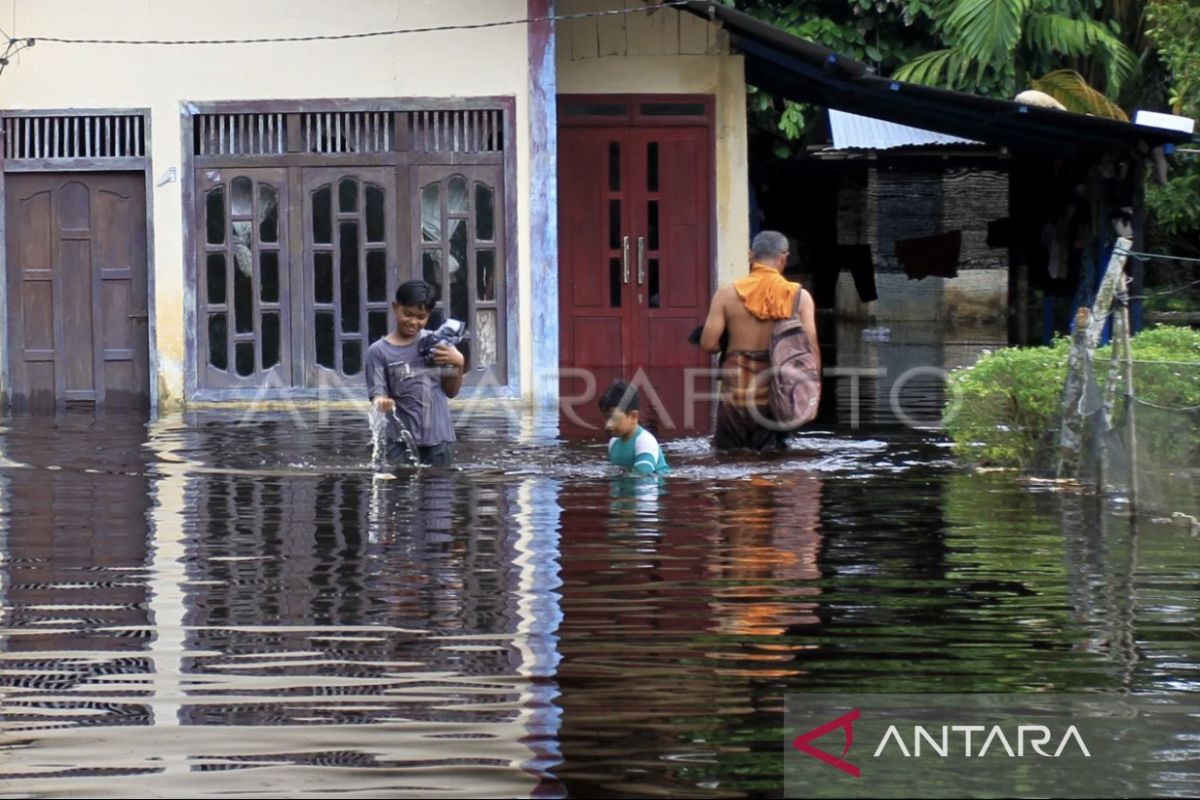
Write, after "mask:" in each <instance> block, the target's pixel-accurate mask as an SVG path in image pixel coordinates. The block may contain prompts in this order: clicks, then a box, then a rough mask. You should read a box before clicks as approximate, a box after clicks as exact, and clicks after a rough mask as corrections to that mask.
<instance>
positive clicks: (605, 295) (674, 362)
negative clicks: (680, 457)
mask: <svg viewBox="0 0 1200 800" xmlns="http://www.w3.org/2000/svg"><path fill="white" fill-rule="evenodd" d="M705 122H707V120H705ZM558 142H559V161H558V165H559V194H558V199H559V311H560V318H559V331H560V343H559V344H560V351H559V352H560V359H561V367H562V371H561V373H560V382H559V392H560V417H561V427H562V430H563V432H564V433H565V434H567V435H572V434H589V433H590V434H592V435H594V434H595V427H593V426H596V425H598V424H601V423H602V420H601V419H600V415H599V411H598V410H597V401H598V398H599V394H600V393H601V392H603V391H604V389H605V388H606V387H607V386H608V385H609V384H610V383H611V382H612V381H613V380H615V379H618V378H621V379H624V380H631V381H634V382H635V383H636V384H637V385H638V387H639V389H640V390H641V395H642V411H641V417H642V419H643V421H644V422H645V424H646V425H647V427H651V428H652V429H654V430H656V431H657V433H658V434H659V436H660V437H661V436H671V435H679V434H684V433H691V432H698V431H704V432H706V431H708V430H709V427H710V420H711V414H712V404H711V399H710V398H711V392H712V386H713V385H714V382H713V380H712V378H711V376H710V375H709V372H710V371H711V370H710V367H711V359H710V357H709V356H708V355H707V354H705V353H703V352H702V351H700V349H699V348H698V347H696V346H695V345H693V344H691V343H689V341H688V336H689V334H690V333H691V332H692V330H693V329H694V328H695V327H696V326H697V325H699V324H701V323H703V321H704V317H705V315H706V314H707V311H708V303H709V299H710V298H711V279H710V275H711V273H712V242H711V232H712V223H711V218H712V213H713V205H712V202H713V201H712V163H713V162H712V141H711V132H710V127H709V126H708V125H707V124H696V125H687V124H676V125H660V126H653V125H645V126H634V125H614V126H604V125H595V124H592V125H581V126H578V127H574V126H564V127H560V129H559V138H558Z"/></svg>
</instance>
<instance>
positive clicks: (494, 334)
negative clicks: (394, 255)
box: [405, 165, 508, 385]
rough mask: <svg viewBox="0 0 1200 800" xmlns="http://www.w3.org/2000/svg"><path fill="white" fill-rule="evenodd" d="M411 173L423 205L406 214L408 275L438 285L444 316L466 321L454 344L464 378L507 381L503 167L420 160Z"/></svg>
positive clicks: (469, 381)
mask: <svg viewBox="0 0 1200 800" xmlns="http://www.w3.org/2000/svg"><path fill="white" fill-rule="evenodd" d="M416 173H417V185H418V186H419V187H420V188H419V190H418V193H417V194H418V196H419V197H420V211H419V213H413V214H412V215H411V219H412V223H411V224H412V229H411V232H410V237H411V241H412V243H413V260H412V265H413V266H412V272H411V277H412V278H420V279H422V280H424V281H425V282H427V283H430V284H434V285H436V286H437V287H438V289H439V290H440V292H441V300H440V301H439V303H438V306H439V310H440V312H441V314H440V316H441V317H443V318H449V319H457V320H461V321H463V322H466V323H467V334H466V337H465V338H464V339H463V341H462V342H461V343H460V344H459V348H458V349H459V350H461V351H462V352H463V355H464V356H466V358H467V372H466V375H465V376H464V380H465V383H466V384H467V385H475V384H480V383H488V384H492V385H501V384H504V383H506V382H507V381H508V376H507V371H506V360H505V358H504V353H505V350H506V347H507V325H506V319H505V308H504V300H505V297H506V291H505V286H504V225H503V224H502V223H503V212H504V209H503V207H502V206H503V197H504V190H503V186H502V184H501V169H500V167H499V166H492V165H462V166H456V167H441V166H438V167H434V166H422V167H418V168H417V170H416ZM405 279H406V280H407V279H408V277H406V278H405Z"/></svg>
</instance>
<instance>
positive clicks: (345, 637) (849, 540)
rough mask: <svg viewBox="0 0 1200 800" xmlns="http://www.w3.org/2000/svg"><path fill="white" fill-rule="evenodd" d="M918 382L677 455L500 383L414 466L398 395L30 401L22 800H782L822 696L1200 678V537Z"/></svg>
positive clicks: (1156, 684)
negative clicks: (431, 455)
mask: <svg viewBox="0 0 1200 800" xmlns="http://www.w3.org/2000/svg"><path fill="white" fill-rule="evenodd" d="M984 344H986V342H978V341H976V342H966V343H964V344H962V345H958V346H950V347H942V348H940V349H939V350H938V352H936V353H926V352H918V351H916V350H913V348H912V347H911V346H908V345H904V346H902V345H900V344H898V343H895V342H894V341H893V342H890V343H878V344H874V345H871V346H870V347H868V346H867V345H863V344H861V343H860V340H858V339H854V338H851V339H848V340H847V346H846V347H843V348H842V350H843V354H844V356H845V357H846V358H849V357H850V356H851V355H855V357H857V355H862V354H861V353H857V351H856V348H859V347H862V348H865V349H866V350H870V351H871V353H873V355H871V358H875V360H874V361H872V363H876V364H879V363H884V364H893V365H895V364H903V363H907V362H910V361H914V362H915V361H921V360H926V361H927V362H928V360H929V359H933V360H934V363H941V364H951V365H953V364H954V363H956V362H961V363H966V362H969V361H970V360H971V359H972V358H973V357H974V354H975V353H977V352H978V350H979V347H980V346H982V345H984ZM851 345H852V346H851ZM868 355H870V354H868ZM877 356H879V357H881V359H880V358H876V357H877ZM843 363H846V361H845V359H844V360H843ZM886 380H887V378H886V377H883V378H879V379H878V380H876V379H872V380H871V381H864V382H863V383H862V384H861V385H860V386H859V388H858V390H857V391H858V393H859V395H860V398H862V399H864V403H865V405H864V406H863V407H862V408H861V409H860V410H859V412H858V413H857V414H852V413H851V412H852V409H850V408H849V405H848V403H846V400H847V398H848V396H849V393H850V387H849V386H848V385H838V386H836V387H833V391H832V395H833V397H834V398H836V400H835V401H834V405H836V408H834V409H833V412H832V413H830V414H826V415H825V417H826V419H823V421H820V422H818V423H817V424H816V425H814V426H813V427H812V428H811V429H809V430H807V431H806V432H805V433H804V434H803V435H802V436H801V437H799V438H798V439H797V441H796V443H795V444H794V447H793V449H792V450H791V451H790V452H788V453H786V454H784V455H782V456H779V457H776V458H773V459H770V460H767V461H759V460H754V459H751V458H747V457H736V458H730V457H717V456H716V455H714V454H713V453H712V452H711V451H710V449H709V447H708V444H707V442H706V441H705V440H703V439H700V438H688V439H680V440H673V441H669V442H667V443H666V452H667V455H668V458H669V459H670V461H671V463H672V466H673V468H674V471H673V473H672V475H671V476H670V477H669V478H667V479H666V480H664V481H661V482H659V481H655V480H649V481H647V480H639V479H632V478H622V477H616V476H614V475H613V474H612V473H611V472H610V470H609V469H608V468H607V466H606V465H605V464H604V445H603V441H602V440H603V436H602V435H600V434H599V433H598V434H597V436H596V438H595V440H593V441H572V442H566V441H560V440H558V439H557V438H555V437H554V436H553V435H552V429H550V428H547V427H546V421H545V420H544V419H539V418H538V417H536V416H534V415H531V414H528V413H524V412H517V411H515V410H513V409H512V408H509V407H506V406H503V405H496V404H493V405H492V406H491V407H490V408H489V409H488V410H486V411H484V410H480V409H478V408H468V409H466V410H460V411H459V412H458V426H459V431H460V436H461V439H460V445H459V468H458V469H455V470H432V469H430V470H422V471H417V472H409V473H407V474H403V475H401V476H399V477H397V478H395V479H383V478H381V477H380V476H377V475H376V474H375V473H374V472H373V471H372V470H371V468H370V449H369V447H370V434H369V430H368V427H367V422H366V420H367V417H366V414H365V412H364V413H358V412H351V411H339V412H325V413H322V412H320V411H311V410H310V411H304V412H289V411H279V410H276V411H270V412H261V413H255V412H245V411H221V412H204V413H195V414H189V415H186V416H166V417H163V418H161V419H158V420H156V421H153V422H151V423H149V424H144V423H141V422H139V421H136V420H129V419H124V418H121V417H113V416H107V417H105V416H100V417H97V416H93V415H90V414H83V415H77V414H67V415H64V416H60V417H58V418H55V419H46V418H40V419H39V418H12V419H8V420H5V421H4V423H3V428H2V429H0V796H5V797H18V796H19V797H65V796H93V797H143V796H187V797H210V796H218V795H223V796H229V795H236V796H263V797H267V796H270V797H278V796H331V795H340V794H345V795H351V796H364V797H400V796H420V797H443V796H445V797H452V796H468V797H483V796H502V797H523V796H533V797H563V796H571V797H596V796H613V797H621V796H628V797H634V796H637V797H643V796H673V797H692V798H702V797H740V796H751V797H757V796H778V795H780V794H781V793H782V791H783V783H782V781H783V778H782V775H783V773H782V748H783V717H782V708H783V703H784V697H785V695H787V694H789V693H800V692H822V691H823V692H847V691H852V692H863V693H874V692H1020V691H1062V692H1099V693H1126V692H1136V693H1160V692H1188V693H1197V692H1200V636H1198V635H1197V631H1198V630H1200V624H1198V623H1200V619H1198V617H1200V539H1197V538H1195V537H1194V536H1193V534H1192V532H1191V531H1189V529H1187V528H1185V527H1181V526H1179V525H1178V524H1175V523H1174V522H1172V521H1154V520H1153V519H1149V520H1142V521H1139V523H1138V524H1137V525H1136V527H1135V526H1133V525H1131V523H1130V520H1129V518H1128V515H1126V514H1124V513H1122V507H1121V505H1120V504H1111V503H1110V504H1108V505H1105V506H1101V505H1099V504H1097V503H1096V502H1095V501H1094V499H1092V498H1089V497H1086V496H1083V495H1080V494H1078V493H1070V492H1062V491H1058V490H1056V489H1055V488H1054V487H1053V486H1051V485H1049V484H1040V483H1037V482H1029V481H1020V480H1018V479H1016V478H1015V477H1014V476H1012V475H1009V474H1005V473H991V474H977V473H972V472H969V471H966V470H964V469H961V468H960V467H958V466H956V465H955V464H954V463H953V461H951V460H950V458H949V455H948V450H947V447H946V443H945V441H944V440H943V439H942V438H941V436H940V435H939V434H938V433H937V432H936V430H923V429H914V428H912V427H910V426H906V425H899V424H897V423H896V420H895V415H894V414H888V413H884V411H882V410H881V409H882V407H883V406H884V405H886V404H885V403H884V402H883V400H882V399H883V398H885V397H888V396H890V395H891V390H890V388H888V386H887V385H886ZM911 386H912V387H916V388H914V389H912V390H911V391H910V392H909V395H908V401H907V402H908V403H909V405H908V410H909V412H910V413H909V417H910V418H912V419H915V420H916V421H918V422H919V421H920V420H922V419H927V420H928V419H932V418H933V417H936V409H937V408H938V406H939V404H940V398H939V397H938V396H937V392H936V391H933V390H928V391H925V390H920V388H919V386H920V384H919V382H916V381H914V382H912V384H911ZM922 391H925V393H924V394H922ZM899 394H900V395H901V396H904V392H900V393H899Z"/></svg>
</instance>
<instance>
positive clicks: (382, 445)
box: [368, 405, 421, 472]
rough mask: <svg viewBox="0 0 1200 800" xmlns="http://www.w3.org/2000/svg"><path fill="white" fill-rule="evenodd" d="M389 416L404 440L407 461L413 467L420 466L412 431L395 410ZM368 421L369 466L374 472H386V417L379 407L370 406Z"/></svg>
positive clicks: (401, 439)
mask: <svg viewBox="0 0 1200 800" xmlns="http://www.w3.org/2000/svg"><path fill="white" fill-rule="evenodd" d="M390 416H391V418H392V420H393V421H394V422H395V423H396V431H397V433H399V435H400V441H402V442H404V449H405V453H406V454H407V456H408V463H409V464H411V465H412V466H414V467H419V466H421V462H420V460H419V459H418V458H417V440H416V439H415V438H414V437H413V435H412V432H411V431H409V430H408V428H406V427H405V426H404V423H403V422H401V421H400V417H398V416H396V412H395V411H394V410H393V411H392V412H391V415H390ZM368 422H369V424H370V426H371V447H372V451H371V466H372V468H374V470H375V471H376V472H386V471H387V468H388V463H387V423H388V417H387V416H385V415H384V414H382V413H381V412H380V411H379V409H377V408H375V406H374V405H372V406H371V411H370V413H369V415H368Z"/></svg>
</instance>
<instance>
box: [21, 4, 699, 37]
mask: <svg viewBox="0 0 1200 800" xmlns="http://www.w3.org/2000/svg"><path fill="white" fill-rule="evenodd" d="M687 2H688V0H664V2H661V3H658V4H656V5H652V6H643V7H637V8H619V9H612V10H609V11H584V12H580V13H578V14H551V15H549V16H545V17H528V18H525V19H506V20H497V21H495V22H476V23H467V24H460V25H434V26H430V27H425V28H397V29H394V30H387V31H365V32H360V33H337V34H314V35H312V36H263V37H258V38H252V39H79V38H72V37H65V36H28V37H22V38H23V39H24V40H25V41H26V42H28V43H29V44H28V46H32V45H33V43H35V42H54V43H56V44H121V45H167V46H171V45H196V44H275V43H285V42H336V41H345V40H348V39H373V38H378V37H382V36H401V35H405V34H410V33H440V32H443V31H469V30H481V29H484V28H501V27H507V26H511V25H533V24H536V23H540V22H561V21H564V20H573V19H587V18H589V17H611V16H617V15H624V14H645V13H650V12H653V11H655V10H657V9H660V8H669V7H673V6H682V5H685V4H686V3H687ZM13 41H15V40H13V39H11V38H10V39H9V43H10V45H11V43H12V42H13Z"/></svg>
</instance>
